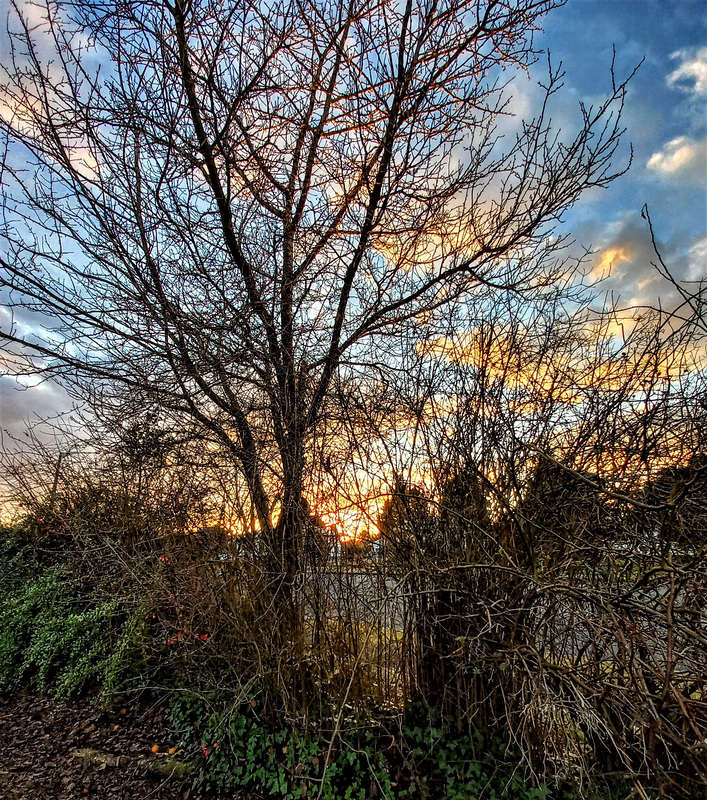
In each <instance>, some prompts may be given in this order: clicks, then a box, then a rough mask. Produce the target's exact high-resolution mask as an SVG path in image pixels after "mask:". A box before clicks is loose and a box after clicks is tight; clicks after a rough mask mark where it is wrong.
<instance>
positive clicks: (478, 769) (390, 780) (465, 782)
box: [168, 692, 551, 800]
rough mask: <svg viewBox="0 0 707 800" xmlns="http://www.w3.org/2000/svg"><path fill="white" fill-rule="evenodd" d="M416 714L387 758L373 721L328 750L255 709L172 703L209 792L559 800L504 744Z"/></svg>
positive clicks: (402, 799) (171, 715) (352, 798)
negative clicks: (274, 726)
mask: <svg viewBox="0 0 707 800" xmlns="http://www.w3.org/2000/svg"><path fill="white" fill-rule="evenodd" d="M416 712H417V709H415V708H413V710H412V713H411V714H409V715H408V718H407V719H406V720H405V721H404V722H403V725H402V727H400V728H399V729H398V731H397V733H398V737H399V741H400V745H399V747H397V748H396V747H393V748H391V747H387V748H386V750H385V754H384V750H383V748H382V747H381V744H382V741H383V739H384V738H386V737H385V736H382V735H381V734H380V732H379V733H375V732H374V727H375V724H374V722H373V721H371V725H369V726H365V725H364V726H363V728H359V729H358V730H356V731H350V732H348V733H343V734H342V737H341V739H340V740H339V741H338V744H337V747H336V748H333V749H332V751H331V753H329V752H328V747H327V745H326V744H324V743H322V742H321V741H320V740H319V739H318V738H316V737H314V736H312V735H302V734H298V733H297V732H296V731H292V730H289V729H280V730H275V731H273V730H269V729H268V728H267V727H266V726H265V725H263V724H262V723H261V722H260V721H259V719H258V716H257V713H256V708H255V707H254V706H253V705H251V704H249V703H244V704H241V705H239V706H237V707H236V708H231V709H228V710H227V709H225V707H224V705H223V704H219V702H218V698H208V699H207V698H205V697H204V696H195V695H192V694H190V693H188V692H183V693H180V694H178V695H176V696H174V697H173V699H172V701H171V703H170V707H169V712H168V719H169V721H170V724H171V725H172V727H173V728H174V730H175V731H176V733H177V735H178V737H179V738H180V740H181V746H182V747H184V749H185V751H186V752H187V753H188V754H189V755H190V757H192V758H193V759H194V760H195V762H196V763H197V764H198V769H197V770H196V771H197V772H198V773H199V774H200V776H201V777H200V781H201V784H202V785H203V786H204V787H205V788H208V789H246V790H251V791H253V792H256V793H260V794H263V795H264V796H266V797H269V798H272V799H273V800H299V798H314V797H321V798H323V800H367V798H381V800H417V799H418V798H419V799H420V800H422V799H423V798H429V799H430V800H432V798H442V797H443V798H445V800H550V798H551V794H550V789H549V788H548V787H547V786H533V785H531V784H530V783H528V782H527V781H525V780H524V779H523V778H522V776H521V775H520V774H519V773H518V772H517V762H515V763H514V762H513V760H512V758H511V757H510V755H509V754H506V753H505V752H504V751H503V747H502V745H501V744H499V743H497V742H489V741H485V740H484V738H483V737H482V736H481V735H480V734H479V733H478V732H473V733H469V734H461V735H459V734H453V733H452V732H451V731H450V729H449V727H448V726H446V725H444V724H443V723H442V722H441V721H439V720H435V719H434V718H433V717H432V716H431V715H428V718H427V719H426V720H423V719H422V717H421V716H420V715H419V714H417V718H415V715H416ZM398 737H396V739H395V740H396V741H397V740H398ZM387 738H388V739H390V736H389V735H388V736H387ZM320 793H321V794H320Z"/></svg>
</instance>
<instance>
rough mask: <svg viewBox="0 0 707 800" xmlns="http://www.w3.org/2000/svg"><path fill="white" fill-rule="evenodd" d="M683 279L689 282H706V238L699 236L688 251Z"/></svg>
mask: <svg viewBox="0 0 707 800" xmlns="http://www.w3.org/2000/svg"><path fill="white" fill-rule="evenodd" d="M685 279H686V280H689V281H704V280H707V236H701V237H700V238H699V239H697V240H696V241H695V242H694V244H693V245H692V247H690V249H689V250H688V253H687V272H686V274H685Z"/></svg>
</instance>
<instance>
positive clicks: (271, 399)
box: [0, 0, 626, 606]
mask: <svg viewBox="0 0 707 800" xmlns="http://www.w3.org/2000/svg"><path fill="white" fill-rule="evenodd" d="M559 5H561V2H559V0H512V1H511V2H494V1H493V0H487V1H485V2H479V0H466V1H461V0H460V1H459V2H456V1H455V2H448V0H442V1H441V2H440V1H439V0H407V1H406V2H404V3H397V2H388V0H379V1H377V2H372V0H352V2H348V3H343V2H334V3H332V2H327V3H324V2H318V1H317V0H304V1H302V0H300V1H299V2H290V1H289V0H264V1H263V2H251V0H243V2H232V3H225V2H217V0H204V2H196V1H190V0H174V2H173V3H170V2H167V0H165V1H164V2H156V1H155V2H123V3H119V4H113V3H103V2H90V1H89V2H81V3H69V2H66V3H63V2H59V3H54V2H47V3H46V5H44V6H42V7H41V9H38V7H35V6H31V7H29V8H30V10H31V18H30V16H28V13H27V7H25V10H22V9H21V8H20V6H19V5H18V4H16V3H14V2H13V8H14V11H15V14H14V16H13V18H12V21H11V23H10V41H11V45H12V49H11V51H10V53H9V55H8V58H6V59H5V63H4V65H3V72H4V88H3V89H2V95H1V96H0V102H1V103H2V116H1V117H0V127H1V129H2V147H3V151H2V173H1V176H2V184H3V202H2V205H3V222H2V228H1V229H0V236H1V237H2V256H0V286H1V287H2V289H3V300H4V302H5V303H6V305H7V306H8V307H9V308H11V309H16V313H17V315H18V316H17V324H12V325H10V326H9V327H6V328H5V329H3V330H2V332H1V334H0V335H1V336H2V340H3V341H4V343H5V347H6V348H7V349H9V350H10V351H11V352H12V353H14V355H15V357H22V358H24V359H25V367H26V369H27V370H29V371H42V372H44V373H45V374H50V375H53V376H55V377H56V378H57V379H58V380H60V381H61V382H63V383H64V384H65V385H67V386H69V387H71V388H72V390H73V391H74V392H75V393H77V394H78V395H79V396H81V397H82V398H85V399H86V398H87V399H89V400H90V401H93V402H100V403H102V404H103V405H104V407H105V406H110V404H111V403H116V404H118V403H119V402H120V401H121V398H123V397H124V396H125V395H126V394H127V395H129V396H130V397H131V398H132V400H133V401H134V400H135V398H140V399H141V401H142V402H143V403H144V404H145V405H146V406H149V407H156V408H159V409H162V410H163V412H164V413H165V414H170V415H172V416H173V417H174V418H175V419H179V418H183V419H187V418H188V419H189V420H191V421H192V422H196V423H197V424H198V426H200V427H201V429H202V430H203V432H204V434H205V435H206V436H208V437H209V438H210V439H211V440H212V442H213V444H214V445H216V446H218V447H220V448H223V449H225V450H226V451H227V452H228V453H229V455H230V457H231V459H232V463H233V465H234V468H235V469H236V470H238V471H239V472H240V473H241V474H242V476H243V477H244V479H245V481H246V483H247V487H248V493H249V496H250V500H251V502H252V506H253V509H254V513H255V515H256V517H257V520H258V523H259V527H260V530H261V531H262V533H263V535H264V539H265V541H266V542H267V543H268V544H269V547H270V550H271V555H272V556H273V557H274V563H275V565H276V567H275V569H274V571H275V573H276V575H277V582H278V585H279V586H280V587H281V588H280V589H279V590H278V591H281V592H282V598H283V604H284V605H285V606H286V605H287V604H288V603H289V601H288V600H287V599H286V598H287V597H291V587H292V584H293V581H294V578H295V575H296V574H297V571H298V569H299V549H300V548H299V545H298V531H299V526H300V521H301V517H302V515H303V511H302V509H303V507H304V504H303V491H304V489H303V487H304V483H305V477H306V475H307V474H308V472H310V471H311V470H312V469H314V468H315V467H316V466H317V465H318V464H322V463H324V464H326V463H327V461H326V459H327V453H326V446H327V445H326V442H323V441H322V440H321V438H319V434H320V432H321V430H322V428H321V424H322V420H323V419H324V418H325V417H326V413H325V412H326V409H327V404H328V403H329V401H330V398H331V397H332V392H333V386H334V383H335V379H336V378H337V376H339V377H342V378H347V379H352V378H364V379H365V378H366V376H369V375H371V374H372V370H375V369H377V368H378V367H379V366H380V365H381V364H385V363H392V361H394V359H395V357H396V352H395V347H394V342H395V341H396V340H395V338H394V337H392V338H388V337H387V336H386V334H392V333H396V332H400V331H401V330H403V329H405V328H406V327H408V326H411V325H418V324H420V323H422V322H424V323H425V326H426V328H425V330H426V331H427V332H428V333H429V332H430V331H433V330H434V324H435V320H436V319H444V317H445V315H446V313H447V308H448V307H449V304H450V303H451V302H452V301H454V302H457V303H459V302H463V300H464V298H467V297H470V296H472V295H474V293H478V292H479V291H481V290H483V291H514V292H524V291H535V290H537V289H538V288H540V287H543V286H549V285H551V284H552V283H553V281H554V280H556V279H557V278H558V277H559V276H561V275H562V274H563V270H564V269H565V265H563V262H562V260H561V258H562V250H561V246H562V242H559V241H557V240H553V239H552V238H551V237H550V233H551V231H552V225H553V223H554V222H556V221H557V220H558V219H559V217H560V215H561V214H562V213H563V211H564V210H565V209H567V208H568V207H569V206H570V205H572V203H574V202H575V201H576V200H577V198H578V197H579V195H580V194H581V192H582V191H583V190H585V189H586V188H588V187H592V186H605V185H606V184H607V183H608V182H609V181H611V180H612V179H613V178H614V177H616V175H617V174H619V173H620V171H621V168H619V169H618V170H617V169H615V168H614V167H613V166H612V160H613V157H614V156H615V154H616V150H617V147H618V145H619V139H620V135H621V133H622V131H621V128H620V123H619V117H620V112H621V107H622V104H623V99H624V95H625V90H626V82H625V81H615V80H614V76H613V72H612V75H611V88H610V90H609V92H608V97H607V100H606V102H604V103H603V104H602V105H600V106H599V107H588V108H587V107H581V120H580V123H579V125H578V130H577V132H576V133H575V134H574V135H572V136H569V137H568V136H567V135H566V134H564V133H563V135H562V136H560V135H559V133H558V132H556V131H555V130H553V127H552V125H551V119H550V112H549V104H550V102H551V100H552V98H553V95H555V93H556V92H558V91H559V90H560V88H561V86H562V74H561V72H560V71H559V70H557V69H553V68H549V72H548V79H547V84H546V85H545V86H544V89H543V91H544V98H545V99H544V102H543V103H542V105H541V110H540V112H539V115H538V116H537V117H535V118H534V119H531V120H527V121H524V122H523V123H522V125H520V126H519V128H518V131H517V133H515V134H514V135H513V136H511V137H509V140H508V141H505V140H504V139H503V138H502V137H501V136H500V135H499V133H498V127H497V126H498V121H499V118H500V117H501V116H502V115H503V114H504V112H505V110H506V103H507V99H508V92H507V84H506V83H504V79H503V75H504V71H505V70H507V69H509V68H510V69H515V68H520V69H523V68H526V67H527V66H528V65H529V64H530V63H532V62H533V61H534V59H535V58H536V55H537V53H536V51H535V50H534V47H533V32H534V31H535V30H537V29H538V25H539V23H540V21H541V18H542V17H543V15H544V14H545V13H547V12H548V11H550V10H551V9H553V8H555V7H556V6H559ZM40 11H41V16H42V21H41V22H37V17H38V16H39V15H40ZM505 74H509V73H505ZM322 448H323V449H322Z"/></svg>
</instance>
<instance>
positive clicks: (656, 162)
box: [646, 136, 707, 180]
mask: <svg viewBox="0 0 707 800" xmlns="http://www.w3.org/2000/svg"><path fill="white" fill-rule="evenodd" d="M646 166H647V167H648V169H650V170H653V171H654V172H657V173H658V174H659V175H662V176H678V175H680V176H687V177H690V178H694V179H696V180H703V179H704V177H705V172H706V171H707V139H691V138H690V137H688V136H678V137H677V138H676V139H671V140H670V141H669V142H667V144H665V145H663V148H662V149H661V150H659V151H658V152H657V153H653V155H652V156H651V157H650V158H649V159H648V162H647V164H646Z"/></svg>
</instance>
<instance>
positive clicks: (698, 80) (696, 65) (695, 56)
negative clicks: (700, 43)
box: [667, 47, 707, 95]
mask: <svg viewBox="0 0 707 800" xmlns="http://www.w3.org/2000/svg"><path fill="white" fill-rule="evenodd" d="M670 57H671V58H673V59H676V60H679V61H680V66H679V67H678V68H677V69H676V70H674V71H673V72H671V73H670V75H668V78H667V81H668V86H676V87H677V88H680V89H687V91H689V92H691V93H694V94H696V95H707V47H700V48H699V49H697V50H694V49H690V50H677V51H676V52H674V53H672V54H671V56H670ZM685 81H687V82H689V83H690V84H691V85H690V86H689V87H686V86H685V84H684V82H685Z"/></svg>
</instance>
